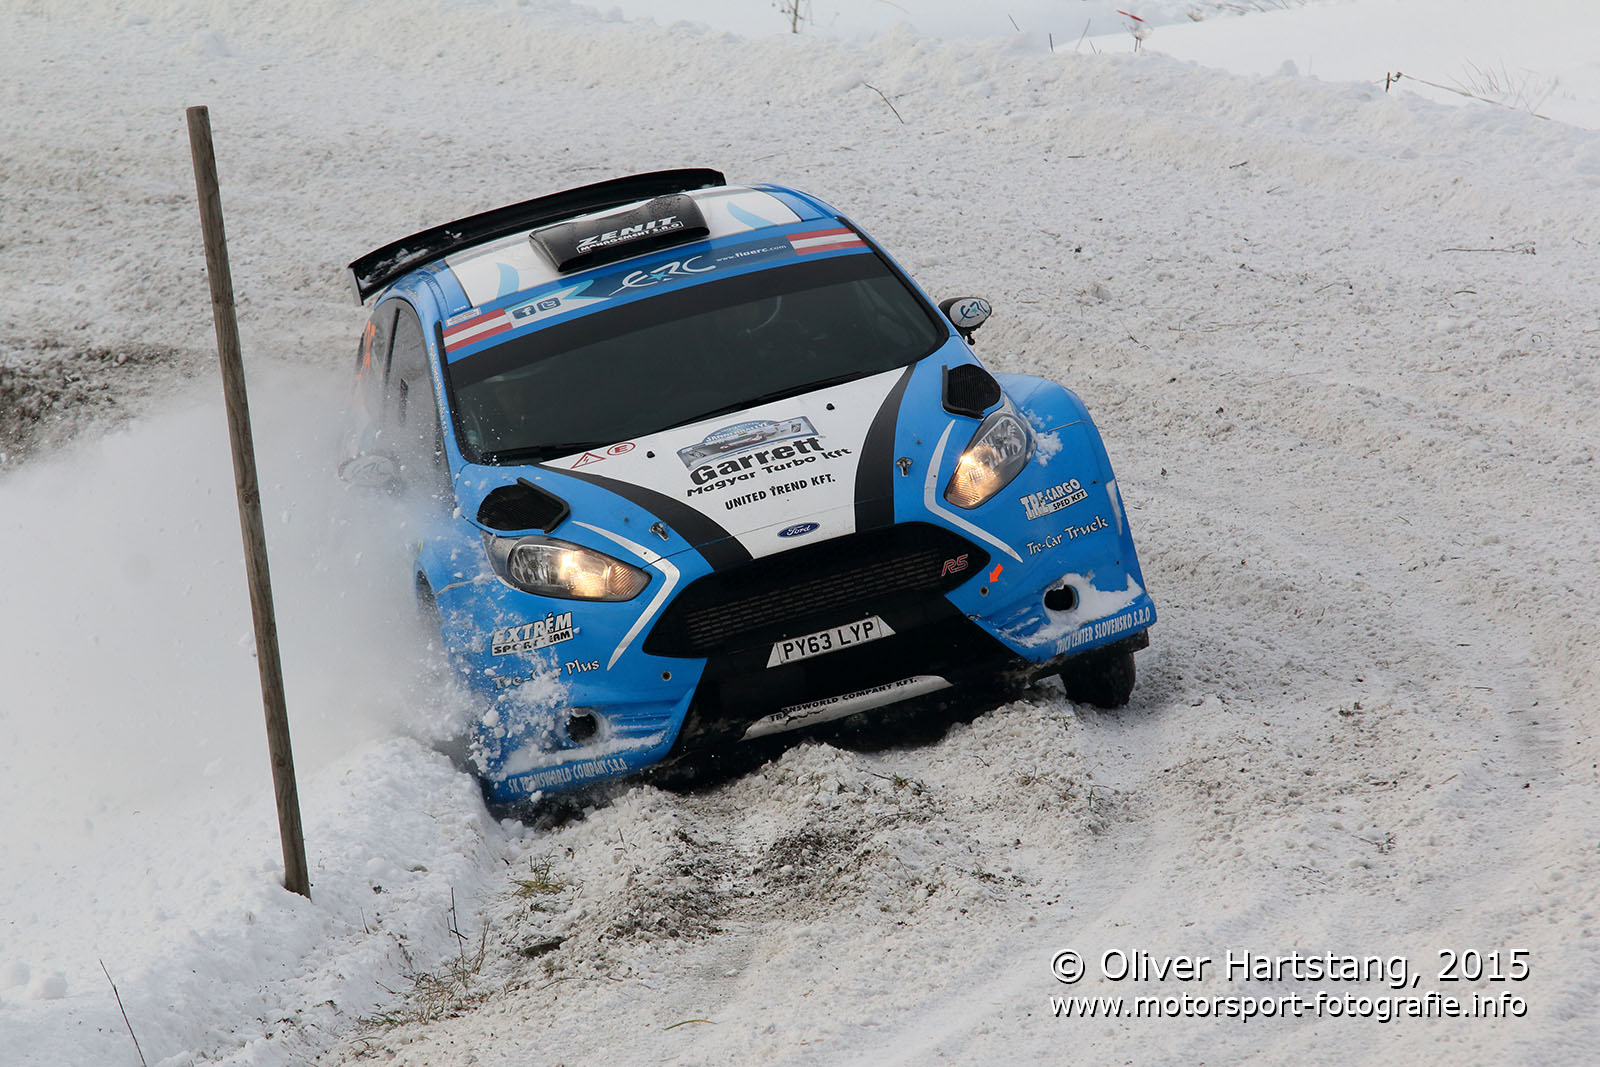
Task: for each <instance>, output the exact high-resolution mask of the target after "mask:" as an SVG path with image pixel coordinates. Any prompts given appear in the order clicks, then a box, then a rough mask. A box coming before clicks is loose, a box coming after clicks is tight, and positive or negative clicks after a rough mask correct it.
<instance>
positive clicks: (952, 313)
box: [939, 296, 994, 344]
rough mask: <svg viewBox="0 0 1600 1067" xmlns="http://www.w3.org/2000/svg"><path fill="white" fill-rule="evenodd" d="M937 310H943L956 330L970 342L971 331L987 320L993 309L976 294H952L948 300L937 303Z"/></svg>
mask: <svg viewBox="0 0 1600 1067" xmlns="http://www.w3.org/2000/svg"><path fill="white" fill-rule="evenodd" d="M939 310H940V311H942V312H944V313H945V315H946V317H948V318H949V319H950V321H951V323H953V324H954V325H955V328H956V332H957V333H959V334H960V335H961V336H962V337H965V338H966V339H967V343H968V344H971V343H972V331H973V330H976V329H977V328H978V327H979V326H982V325H983V324H984V323H985V322H988V321H989V315H990V313H991V312H992V311H994V309H993V308H992V307H990V306H989V301H987V300H985V299H983V298H982V297H977V296H953V297H951V298H950V299H949V300H943V301H940V303H939Z"/></svg>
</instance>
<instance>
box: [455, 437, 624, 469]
mask: <svg viewBox="0 0 1600 1067" xmlns="http://www.w3.org/2000/svg"><path fill="white" fill-rule="evenodd" d="M607 443H608V442H605V441H580V442H578V443H576V444H550V445H545V444H540V445H519V446H517V447H516V448H499V449H494V450H493V451H489V452H483V453H480V454H479V456H478V462H479V463H487V464H493V465H500V464H506V463H537V462H539V461H540V460H541V459H555V458H556V457H557V456H570V455H572V454H573V453H574V452H587V451H589V450H590V449H591V448H601V447H603V446H604V445H606V444H607Z"/></svg>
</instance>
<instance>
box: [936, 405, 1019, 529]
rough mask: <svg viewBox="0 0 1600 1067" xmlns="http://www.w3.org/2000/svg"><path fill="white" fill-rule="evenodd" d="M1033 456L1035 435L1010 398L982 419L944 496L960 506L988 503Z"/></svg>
mask: <svg viewBox="0 0 1600 1067" xmlns="http://www.w3.org/2000/svg"><path fill="white" fill-rule="evenodd" d="M1031 455H1033V434H1031V433H1029V432H1028V424H1027V423H1025V422H1023V421H1022V417H1021V416H1020V415H1018V414H1017V412H1016V409H1015V408H1013V407H1012V406H1011V401H1009V400H1007V401H1006V402H1005V404H1004V405H1003V406H1002V407H1001V408H1000V410H999V411H996V412H995V413H994V414H992V415H990V416H989V417H988V418H986V419H984V420H983V424H982V425H980V426H979V427H978V432H977V433H975V434H973V435H972V440H971V441H969V442H968V443H967V447H966V450H965V451H963V452H962V453H961V458H960V459H959V460H957V461H956V471H955V473H954V474H952V475H951V476H950V484H949V485H947V486H945V487H944V498H945V499H946V500H948V501H950V503H952V504H954V505H955V506H956V507H958V508H975V507H977V506H978V505H979V504H983V503H986V502H987V501H988V500H989V499H990V498H992V497H993V496H994V495H995V494H996V493H998V492H999V491H1000V490H1002V489H1004V488H1005V487H1006V485H1007V484H1009V483H1010V481H1011V479H1013V478H1015V477H1016V476H1017V474H1018V472H1019V471H1021V470H1022V468H1023V467H1025V466H1027V463H1028V457H1029V456H1031Z"/></svg>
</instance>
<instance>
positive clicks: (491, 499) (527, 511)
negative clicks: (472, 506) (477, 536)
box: [478, 478, 572, 533]
mask: <svg viewBox="0 0 1600 1067" xmlns="http://www.w3.org/2000/svg"><path fill="white" fill-rule="evenodd" d="M570 514H572V508H571V506H570V505H568V504H567V502H566V501H565V500H562V499H561V498H560V497H558V496H556V495H555V494H554V493H552V492H551V491H550V490H548V489H545V488H543V487H542V486H537V485H534V484H533V483H532V482H530V481H528V479H526V478H518V479H517V484H516V485H502V486H501V487H500V488H498V489H496V490H495V491H494V492H492V493H490V494H489V495H488V496H486V497H484V498H483V504H482V505H480V506H479V508H478V522H480V523H482V524H483V525H484V526H487V527H488V528H489V529H491V530H501V531H504V532H506V533H514V532H517V531H521V530H543V531H544V532H545V533H549V532H550V531H551V530H554V529H555V528H556V527H557V526H560V525H561V523H562V521H563V520H565V519H566V517H567V516H568V515H570Z"/></svg>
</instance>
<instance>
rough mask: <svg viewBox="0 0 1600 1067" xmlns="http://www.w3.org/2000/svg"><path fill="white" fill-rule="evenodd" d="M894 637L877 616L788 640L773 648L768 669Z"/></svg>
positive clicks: (768, 661)
mask: <svg viewBox="0 0 1600 1067" xmlns="http://www.w3.org/2000/svg"><path fill="white" fill-rule="evenodd" d="M893 636H894V630H893V629H891V628H890V626H889V624H888V623H886V622H884V621H883V620H882V619H880V618H878V617H877V616H876V615H873V616H871V617H870V618H865V619H862V620H861V621H860V622H847V623H845V624H844V625H843V626H835V627H834V628H833V629H831V630H818V631H817V632H816V633H814V634H806V635H805V636H803V637H787V638H784V639H783V640H782V641H779V642H778V643H777V644H775V645H773V646H772V655H770V656H768V657H767V666H769V667H778V666H782V665H783V664H785V663H793V662H795V661H796V660H802V659H810V658H811V657H812V656H824V655H827V654H828V653H829V652H837V651H839V650H840V649H841V648H853V647H854V646H856V645H864V644H866V643H867V642H868V641H876V640H877V639H878V638H880V637H893Z"/></svg>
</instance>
